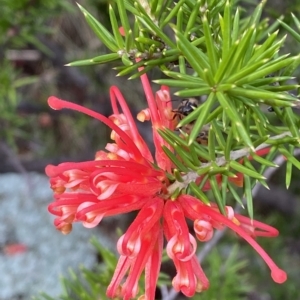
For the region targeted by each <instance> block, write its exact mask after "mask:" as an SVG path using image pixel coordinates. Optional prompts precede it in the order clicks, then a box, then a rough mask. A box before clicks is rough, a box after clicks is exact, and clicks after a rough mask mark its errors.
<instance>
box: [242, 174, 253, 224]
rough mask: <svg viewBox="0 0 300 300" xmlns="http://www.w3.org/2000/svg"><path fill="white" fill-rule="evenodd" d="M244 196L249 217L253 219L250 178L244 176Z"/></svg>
mask: <svg viewBox="0 0 300 300" xmlns="http://www.w3.org/2000/svg"><path fill="white" fill-rule="evenodd" d="M244 194H245V198H246V203H247V210H248V214H249V217H250V218H251V219H253V199H252V186H251V180H250V177H249V176H247V175H244Z"/></svg>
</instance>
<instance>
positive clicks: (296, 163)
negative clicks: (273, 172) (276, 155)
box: [278, 145, 300, 170]
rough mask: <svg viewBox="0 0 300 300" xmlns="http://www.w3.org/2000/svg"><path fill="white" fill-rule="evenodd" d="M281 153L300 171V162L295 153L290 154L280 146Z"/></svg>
mask: <svg viewBox="0 0 300 300" xmlns="http://www.w3.org/2000/svg"><path fill="white" fill-rule="evenodd" d="M278 150H279V152H280V153H281V154H282V155H284V156H285V157H286V159H287V160H288V161H289V162H291V163H292V164H293V165H294V166H295V167H296V168H297V169H299V170H300V162H299V160H298V159H297V158H296V157H294V154H293V153H290V152H289V151H288V150H287V149H286V148H284V146H281V145H280V146H278Z"/></svg>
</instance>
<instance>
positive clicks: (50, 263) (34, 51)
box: [0, 0, 300, 300]
mask: <svg viewBox="0 0 300 300" xmlns="http://www.w3.org/2000/svg"><path fill="white" fill-rule="evenodd" d="M109 2H110V1H108V0H82V1H78V3H80V4H81V5H82V6H84V7H85V8H86V9H87V10H88V11H89V12H90V13H92V14H93V15H94V16H95V17H96V18H97V19H98V20H100V21H101V23H103V24H104V25H107V27H108V28H109V26H110V25H109V17H108V13H107V7H108V3H109ZM257 3H258V1H254V0H253V1H240V2H239V5H240V6H241V7H242V8H243V13H244V14H245V15H250V14H251V11H252V10H253V8H254V6H255V5H256V4H257ZM0 8H1V9H0V10H1V11H0V274H1V276H0V300H13V299H31V297H32V296H36V297H38V293H39V292H41V291H44V292H46V293H47V294H49V295H50V296H52V297H54V298H53V299H58V297H59V296H58V295H59V294H60V293H61V292H62V289H61V287H60V283H59V276H60V275H63V276H68V268H69V267H71V268H73V269H75V270H77V269H78V266H79V265H80V264H83V265H85V267H86V268H90V269H92V268H94V266H95V264H96V263H97V262H99V261H101V258H99V256H98V255H97V251H96V250H95V249H94V248H93V247H92V246H91V245H90V244H89V243H88V240H89V238H90V236H92V235H96V236H97V237H98V238H99V240H101V243H102V244H103V243H104V244H105V245H107V246H108V247H110V248H111V249H114V242H115V240H116V238H117V234H115V232H112V230H111V229H110V231H108V228H111V226H112V224H113V226H114V228H117V227H120V228H126V222H128V220H130V217H131V216H129V217H127V219H110V220H108V221H105V222H104V225H103V227H102V229H98V228H96V229H94V230H92V231H91V230H84V229H83V228H82V227H81V226H78V227H76V228H75V229H74V230H73V232H72V233H71V234H70V235H69V236H68V237H65V236H63V235H61V234H60V233H58V232H56V231H55V229H54V226H53V225H52V221H53V218H52V216H50V215H49V214H48V212H47V205H48V204H49V203H50V202H51V201H52V192H51V190H50V189H49V184H48V181H47V178H46V177H45V175H44V168H45V166H46V165H47V164H49V163H50V164H58V163H60V162H64V161H83V160H91V159H93V158H94V154H95V152H96V151H97V150H99V149H102V148H103V147H104V146H105V144H106V142H107V141H108V140H109V134H110V132H109V130H107V129H106V127H105V126H104V125H103V124H101V123H99V122H98V121H96V120H93V119H91V118H89V117H86V116H84V115H82V114H79V113H75V112H71V111H64V110H63V111H52V110H51V109H50V108H49V107H48V105H47V98H48V97H49V96H50V95H55V96H57V97H59V98H62V99H65V100H69V101H72V102H75V103H78V104H81V105H84V106H86V107H89V108H92V109H93V110H95V111H98V112H100V113H102V114H104V115H106V116H108V115H110V114H111V108H110V102H109V87H110V86H111V85H117V86H118V87H119V88H120V89H121V91H122V93H123V95H124V96H125V98H126V99H127V101H128V103H130V104H131V107H132V111H133V113H134V114H135V113H136V112H138V111H139V110H141V109H142V108H143V107H144V105H145V101H144V100H145V98H144V95H143V92H142V90H141V87H140V84H139V81H138V80H137V79H136V80H132V81H129V80H127V78H125V77H122V78H120V77H116V76H115V75H116V73H117V72H116V71H114V70H113V69H112V68H113V67H114V66H113V65H112V64H111V65H104V66H102V65H101V66H86V67H80V68H74V67H66V66H64V65H65V64H67V63H69V62H72V61H76V60H81V59H87V58H92V57H95V56H97V55H99V54H100V53H101V54H103V53H106V52H107V49H106V48H105V47H104V46H103V45H102V44H101V42H100V41H99V40H98V39H97V37H96V36H95V35H94V34H93V32H92V31H91V30H90V28H89V27H88V25H87V24H86V22H85V20H84V17H83V15H82V14H81V13H80V11H79V9H78V8H77V6H76V3H75V1H69V0H14V1H12V0H0ZM291 12H293V13H294V14H295V15H296V16H298V17H299V16H300V1H299V0H297V1H295V0H289V1H280V0H278V1H269V3H268V4H267V5H266V9H265V15H264V17H267V18H269V19H270V24H272V22H273V21H274V20H276V19H277V18H279V17H280V16H281V15H285V19H284V21H285V22H286V23H288V24H291V20H290V13H291ZM281 35H284V31H282V34H281ZM284 52H286V53H292V54H297V53H299V45H297V43H296V42H295V41H294V40H293V39H292V38H289V37H288V39H287V43H286V46H285V49H284ZM149 75H150V78H151V79H154V78H158V77H159V76H160V73H159V72H157V73H155V72H152V73H151V74H149ZM296 75H297V76H298V80H297V81H298V82H299V74H296ZM154 89H155V90H157V89H158V87H157V86H155V85H154ZM140 126H141V127H140V130H141V132H142V134H143V136H144V137H145V139H146V140H147V141H148V142H149V143H151V131H150V130H149V126H147V124H142V125H140ZM284 168H285V166H284V165H283V166H282V167H281V168H280V169H278V170H277V171H276V172H274V173H273V175H272V177H271V178H270V183H269V186H270V188H271V190H270V191H267V190H266V189H260V190H259V193H258V194H257V196H256V198H255V208H256V213H255V218H256V219H258V220H262V221H264V222H266V223H270V224H271V225H274V226H275V227H276V228H278V229H279V230H280V232H281V235H280V237H279V238H276V239H274V240H263V239H262V240H259V242H260V243H261V244H262V245H263V247H264V248H265V249H266V250H267V252H268V253H270V255H271V256H272V257H273V258H274V260H275V261H276V262H277V263H278V265H279V266H280V267H281V268H283V269H285V270H286V271H287V273H288V275H289V280H288V281H287V282H286V283H284V284H283V285H276V284H275V283H274V282H273V281H272V280H271V278H270V275H269V271H268V269H267V268H266V266H265V265H264V264H263V263H262V261H261V260H260V258H259V257H258V256H256V254H255V253H254V251H253V250H252V249H250V247H248V246H247V245H246V247H244V243H243V242H240V241H238V240H237V239H236V238H235V237H234V236H232V235H227V236H226V238H224V239H222V241H221V242H220V243H219V244H218V246H217V247H216V249H215V250H214V251H213V252H212V253H211V254H210V255H209V256H208V257H207V258H206V259H205V261H204V263H203V267H204V270H205V272H206V273H207V275H208V278H209V279H210V281H211V289H210V290H209V291H208V292H207V293H206V294H203V295H200V296H195V297H194V299H210V300H211V299H218V300H219V299H220V300H223V299H224V300H229V299H230V300H231V299H248V300H280V299H291V300H292V299H296V300H297V299H300V291H299V286H300V238H299V237H300V222H299V216H300V205H299V203H300V199H299V192H300V186H299V184H298V181H299V180H300V173H299V171H298V170H295V172H294V175H293V176H294V177H293V182H292V185H291V187H290V189H289V191H286V189H285V182H284V175H285V169H284ZM100 227H101V226H100ZM100 230H101V231H100ZM234 243H235V244H238V245H236V246H235V247H238V248H232V245H233V244H234ZM237 249H238V250H237ZM113 251H115V250H113ZM230 253H235V255H234V256H233V258H232V257H231V256H230ZM229 258H230V259H231V260H229ZM225 262H228V263H227V265H226V264H225ZM239 262H242V264H241V265H239ZM226 266H227V267H228V268H229V269H228V270H226ZM234 266H238V267H237V268H236V269H237V272H233V270H234ZM224 268H225V269H224ZM163 271H164V272H165V273H166V274H168V275H171V276H174V269H173V267H172V266H171V265H169V264H168V263H166V265H165V266H164V267H163ZM157 297H158V298H157V299H160V293H159V291H158V296H157ZM180 297H181V296H180V295H179V296H178V299H184V298H183V297H181V298H180ZM70 299H73V298H70ZM74 299H75V298H74ZM78 299H85V298H80V297H79V298H78ZM87 299H89V298H87ZM91 299H93V298H91ZM101 299H102V298H101ZM103 299H105V298H103Z"/></svg>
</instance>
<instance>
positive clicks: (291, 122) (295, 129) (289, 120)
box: [284, 107, 300, 140]
mask: <svg viewBox="0 0 300 300" xmlns="http://www.w3.org/2000/svg"><path fill="white" fill-rule="evenodd" d="M284 120H285V122H286V124H287V125H288V127H289V129H290V131H291V133H292V135H293V136H294V137H296V138H298V140H300V133H299V126H297V125H296V118H295V115H294V112H293V110H292V108H291V107H286V108H284Z"/></svg>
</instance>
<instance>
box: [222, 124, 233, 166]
mask: <svg viewBox="0 0 300 300" xmlns="http://www.w3.org/2000/svg"><path fill="white" fill-rule="evenodd" d="M233 136H234V135H233V130H232V128H231V129H230V130H229V132H228V135H227V139H226V146H225V150H224V155H225V159H226V161H230V153H231V149H232V145H233V142H234V140H233Z"/></svg>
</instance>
